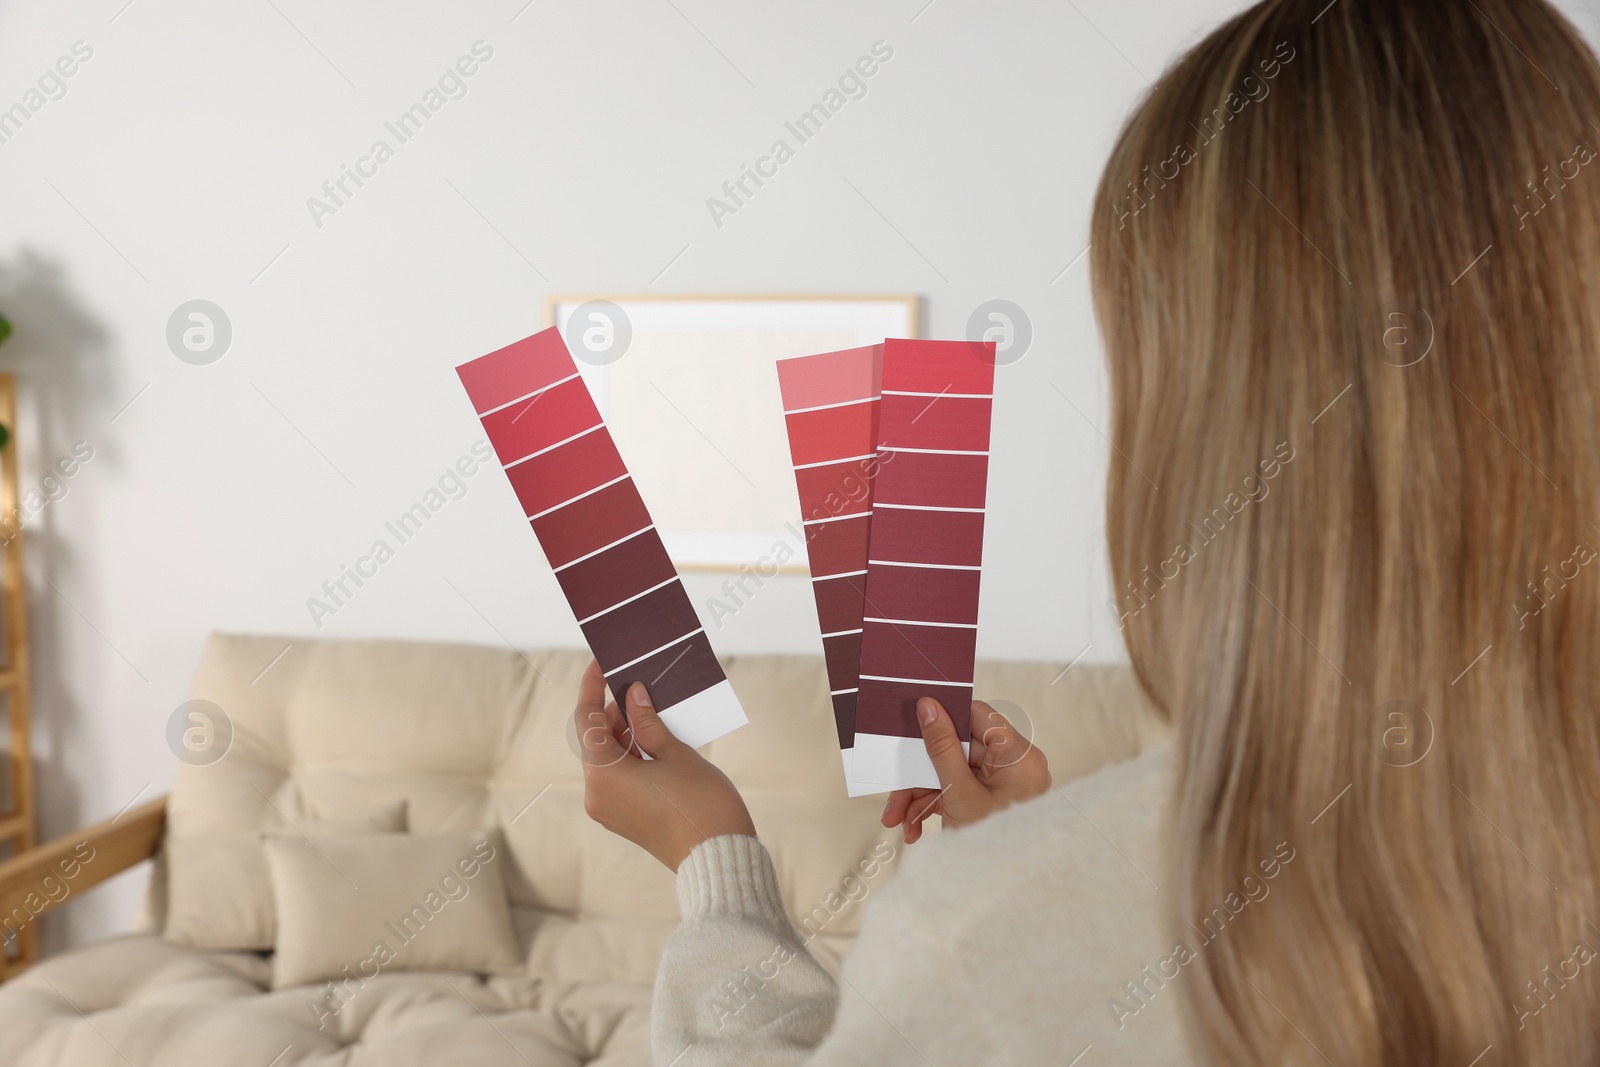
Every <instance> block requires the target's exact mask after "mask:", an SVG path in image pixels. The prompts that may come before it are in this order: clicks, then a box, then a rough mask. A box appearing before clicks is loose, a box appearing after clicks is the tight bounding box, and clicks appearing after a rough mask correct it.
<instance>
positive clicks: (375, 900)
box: [264, 832, 522, 1012]
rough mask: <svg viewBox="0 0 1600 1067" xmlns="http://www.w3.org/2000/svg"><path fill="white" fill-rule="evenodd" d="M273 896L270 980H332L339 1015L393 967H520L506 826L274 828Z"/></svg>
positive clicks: (269, 846) (269, 847) (279, 983)
mask: <svg viewBox="0 0 1600 1067" xmlns="http://www.w3.org/2000/svg"><path fill="white" fill-rule="evenodd" d="M264 848H265V851H266V856H267V866H268V868H269V869H270V870H271V872H272V892H273V897H274V899H275V900H276V902H277V918H278V923H277V925H278V951H277V955H276V956H275V958H274V961H273V973H272V986H273V988H274V989H282V988H284V987H285V986H293V985H303V984H306V983H309V982H323V981H332V982H336V983H337V985H338V989H339V990H340V991H341V992H340V995H339V996H338V997H335V998H334V1001H333V1002H330V1004H329V1006H328V1007H327V1009H326V1010H328V1011H330V1012H337V1011H338V1010H339V1008H340V1007H342V1005H343V1002H344V1001H345V1000H347V999H348V998H349V997H351V996H354V995H356V994H357V993H358V991H359V989H360V987H361V986H363V985H365V984H366V983H367V982H368V981H371V980H372V979H373V978H375V977H377V976H378V975H379V974H380V973H384V972H387V971H472V972H479V973H483V972H487V973H494V974H507V973H515V972H518V971H520V970H521V969H522V960H521V957H520V953H519V951H518V947H517V939H516V934H515V933H514V932H513V930H512V926H511V908H510V905H509V903H508V902H507V899H506V886H505V877H504V874H503V873H502V864H501V862H500V856H501V854H502V853H503V852H504V851H505V846H504V843H503V841H502V839H501V837H500V835H499V833H498V832H491V833H482V834H440V835H436V836H421V835H411V834H349V835H343V836H320V835H311V836H310V837H309V839H308V838H306V837H301V836H299V835H297V834H286V833H271V834H268V835H267V839H266V841H265V845H264Z"/></svg>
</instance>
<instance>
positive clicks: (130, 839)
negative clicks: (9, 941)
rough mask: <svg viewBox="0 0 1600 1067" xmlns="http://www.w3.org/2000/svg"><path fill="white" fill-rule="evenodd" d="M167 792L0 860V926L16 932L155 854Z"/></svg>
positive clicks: (165, 812) (9, 931) (165, 818)
mask: <svg viewBox="0 0 1600 1067" xmlns="http://www.w3.org/2000/svg"><path fill="white" fill-rule="evenodd" d="M166 821H167V798H166V797H164V796H163V797H158V798H156V799H155V800H152V801H150V802H149V803H148V804H143V805H141V806H139V807H137V808H130V809H129V810H127V811H125V812H123V813H122V814H121V815H118V816H117V817H115V818H113V819H108V820H106V821H105V822H102V823H98V824H96V825H94V826H91V827H89V828H87V829H85V830H79V831H78V832H76V833H74V834H70V835H68V836H66V837H60V838H57V839H56V840H54V841H49V842H46V843H45V844H42V845H39V846H37V847H35V848H31V849H29V850H28V851H26V852H24V853H22V854H21V855H17V856H13V857H11V858H10V859H8V860H6V861H5V862H3V863H0V930H3V931H4V933H5V934H6V935H11V934H16V933H19V932H20V931H21V930H22V929H23V928H24V927H26V926H27V925H28V924H29V923H31V922H33V921H34V920H35V919H37V918H38V917H39V916H41V915H43V914H44V913H45V912H48V911H53V910H54V909H56V908H58V907H60V906H61V905H62V904H64V903H66V902H67V900H69V899H70V898H71V897H73V896H75V895H77V894H79V893H82V892H83V891H84V890H86V889H89V888H91V887H92V886H96V885H99V884H100V883H101V882H104V881H105V880H106V879H108V878H110V877H112V876H113V875H116V874H120V873H122V872H123V871H125V870H127V869H128V868H129V867H132V866H133V865H134V864H136V863H140V862H143V861H144V860H147V859H149V858H150V857H151V856H153V855H155V852H156V846H157V845H158V844H160V842H161V831H162V828H163V827H164V826H165V825H166Z"/></svg>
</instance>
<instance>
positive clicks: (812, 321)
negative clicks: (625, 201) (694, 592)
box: [545, 293, 919, 574]
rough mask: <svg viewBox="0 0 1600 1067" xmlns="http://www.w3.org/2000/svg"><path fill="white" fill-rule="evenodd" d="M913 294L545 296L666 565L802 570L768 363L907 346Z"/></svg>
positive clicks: (912, 333)
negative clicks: (903, 340)
mask: <svg viewBox="0 0 1600 1067" xmlns="http://www.w3.org/2000/svg"><path fill="white" fill-rule="evenodd" d="M918 308H919V303H918V298H917V297H916V296H913V295H889V296H798V295H796V296H789V295H781V296H780V295H726V296H698V295H696V296H670V295H655V294H647V295H625V294H608V293H596V294H578V295H558V296H551V297H549V298H548V299H547V300H546V303H545V318H546V322H547V324H548V325H552V326H557V327H559V328H560V330H561V334H562V336H563V337H564V338H566V341H567V347H568V348H570V349H571V350H572V354H573V357H574V358H575V359H576V360H577V361H578V366H579V368H580V369H581V371H582V372H583V376H584V379H585V381H586V382H587V383H588V385H589V390H590V392H591V393H593V394H594V398H595V403H596V404H597V405H598V406H599V408H600V411H601V414H602V415H604V416H605V419H606V423H607V425H608V426H609V427H610V429H611V434H612V436H613V437H614V438H615V439H616V442H617V447H618V449H619V450H620V451H621V452H622V455H623V458H624V459H625V460H626V461H627V463H628V468H629V470H630V471H632V473H633V476H634V479H635V481H637V483H638V485H639V491H640V493H642V494H643V495H644V498H645V500H646V501H647V502H648V503H649V506H650V512H651V515H652V516H653V517H654V518H655V521H656V527H657V529H658V530H659V532H660V534H661V539H662V541H663V543H665V545H666V546H667V551H668V552H669V553H670V554H671V555H672V558H673V561H674V562H675V563H676V564H677V565H678V566H679V567H680V568H683V569H687V570H696V569H700V570H732V571H739V570H744V569H746V568H752V567H755V568H761V569H762V571H763V572H765V573H769V574H770V573H774V572H794V573H804V572H805V570H806V559H805V539H804V537H803V536H802V535H801V533H800V526H799V515H800V503H799V500H798V498H797V496H796V490H795V481H794V475H793V473H792V471H791V468H790V466H789V463H790V460H789V445H788V441H787V439H786V438H785V436H784V420H783V403H782V401H781V400H780V398H779V395H778V375H777V369H776V367H775V365H774V364H775V363H776V361H777V360H780V359H786V358H788V357H790V356H804V355H811V354H813V353H816V352H829V351H834V350H837V349H841V348H853V347H856V346H858V345H868V344H877V343H878V342H880V341H882V340H883V339H884V338H886V337H917V336H918V332H917V330H918V318H919V316H918Z"/></svg>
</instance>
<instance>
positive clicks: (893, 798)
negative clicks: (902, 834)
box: [881, 789, 938, 826]
mask: <svg viewBox="0 0 1600 1067" xmlns="http://www.w3.org/2000/svg"><path fill="white" fill-rule="evenodd" d="M936 792H938V790H937V789H896V790H895V791H894V792H892V793H890V794H889V801H888V803H886V804H884V806H883V817H882V820H881V821H882V823H883V825H885V826H899V825H900V824H901V823H902V822H904V821H905V818H906V811H907V809H909V808H910V807H911V805H912V803H913V802H914V801H916V800H919V799H921V798H922V797H925V796H927V795H928V794H930V793H936Z"/></svg>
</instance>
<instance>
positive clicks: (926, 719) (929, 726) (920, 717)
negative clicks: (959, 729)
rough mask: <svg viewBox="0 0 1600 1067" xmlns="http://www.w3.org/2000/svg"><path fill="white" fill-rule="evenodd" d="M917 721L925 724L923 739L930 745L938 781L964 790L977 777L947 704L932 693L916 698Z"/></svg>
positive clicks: (953, 788) (950, 787) (947, 787)
mask: <svg viewBox="0 0 1600 1067" xmlns="http://www.w3.org/2000/svg"><path fill="white" fill-rule="evenodd" d="M917 723H918V724H919V725H920V726H921V727H922V743H923V744H924V745H926V746H927V748H928V758H929V759H930V760H932V761H933V769H934V772H935V773H936V774H938V775H939V785H940V786H941V787H943V788H944V790H946V791H948V792H958V791H964V790H965V788H966V786H967V785H968V784H970V783H973V782H976V781H977V779H976V778H974V777H973V775H972V768H971V767H970V766H968V765H967V754H966V753H965V752H964V751H962V749H961V738H960V737H958V736H957V735H956V724H955V723H953V722H951V721H950V714H949V713H948V712H947V711H945V710H944V706H943V705H942V704H940V703H939V702H938V701H937V700H935V699H933V698H932V697H923V698H922V699H921V700H919V701H917Z"/></svg>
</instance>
